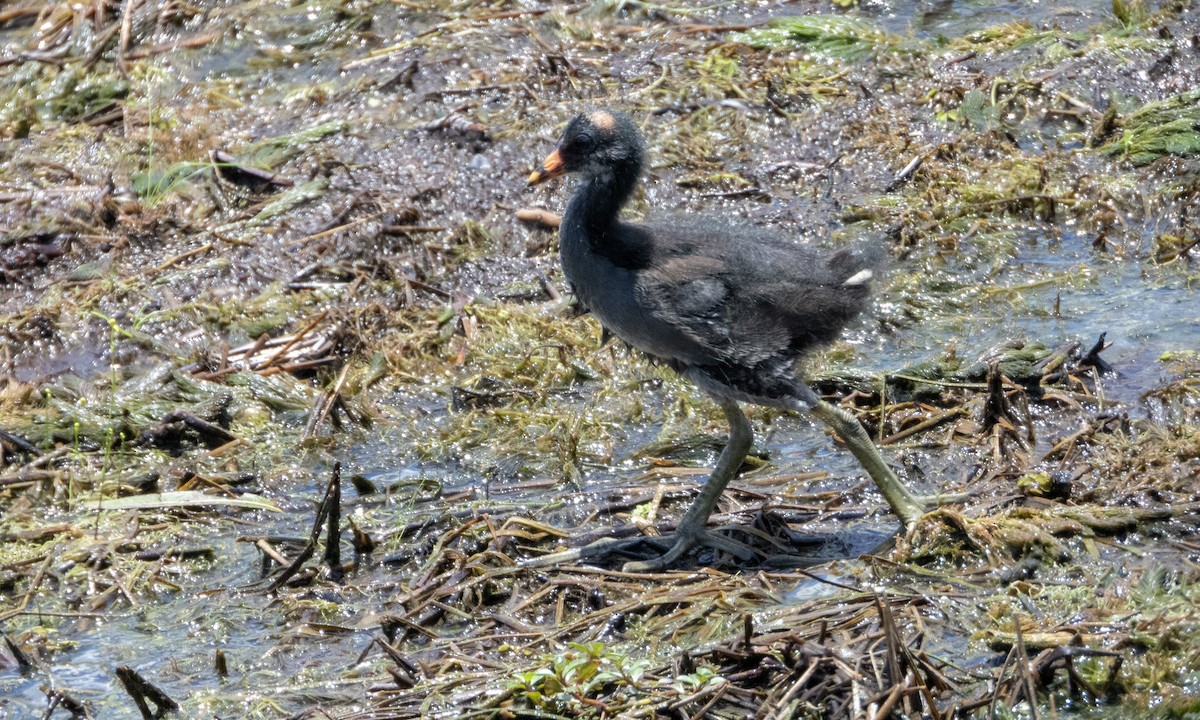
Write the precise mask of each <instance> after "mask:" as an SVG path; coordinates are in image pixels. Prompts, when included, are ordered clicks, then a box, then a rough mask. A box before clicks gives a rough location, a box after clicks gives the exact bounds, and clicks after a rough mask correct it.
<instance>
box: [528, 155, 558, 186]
mask: <svg viewBox="0 0 1200 720" xmlns="http://www.w3.org/2000/svg"><path fill="white" fill-rule="evenodd" d="M566 172H567V169H566V168H565V167H563V161H562V155H559V154H558V150H555V151H554V152H552V153H550V154H549V155H547V156H546V159H545V160H543V161H542V169H541V170H534V171H533V172H532V173H531V174H530V175H529V184H530V185H537V184H539V183H544V182H546V181H547V180H551V179H553V178H556V177H559V176H560V175H563V174H564V173H566Z"/></svg>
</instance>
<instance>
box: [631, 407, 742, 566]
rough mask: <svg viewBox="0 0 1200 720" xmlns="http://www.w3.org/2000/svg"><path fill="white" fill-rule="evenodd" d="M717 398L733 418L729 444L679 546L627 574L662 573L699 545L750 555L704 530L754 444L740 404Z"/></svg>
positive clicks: (678, 534)
mask: <svg viewBox="0 0 1200 720" xmlns="http://www.w3.org/2000/svg"><path fill="white" fill-rule="evenodd" d="M714 398H715V399H716V401H717V403H718V404H719V405H720V406H721V409H722V410H724V411H725V417H726V418H728V419H729V442H728V443H727V444H726V445H725V449H724V450H722V451H721V456H720V457H719V458H717V465H716V467H714V468H713V471H712V474H711V475H709V476H708V481H707V482H706V483H704V487H703V488H701V489H700V494H699V495H697V496H696V499H695V501H694V502H692V506H691V507H690V508H688V511H687V513H686V514H685V515H684V516H683V520H681V521H680V522H679V525H678V527H676V528H675V544H674V545H672V546H671V549H670V550H668V551H667V552H666V553H665V554H664V555H662V556H661V557H658V558H655V559H653V560H645V561H640V562H630V563H626V564H625V566H624V568H623V569H624V570H625V571H626V572H645V571H653V570H661V569H663V568H665V567H668V566H670V565H671V564H672V563H674V562H675V561H676V560H678V559H679V558H681V557H683V555H684V554H685V553H687V551H688V550H691V549H692V548H693V547H696V546H697V545H707V546H709V547H715V548H719V549H721V550H725V551H728V552H730V553H733V554H734V555H737V556H739V557H743V556H746V555H747V550H748V548H747V547H746V546H745V545H742V544H741V543H738V542H735V541H733V540H730V539H728V538H725V537H722V536H720V535H714V534H712V533H709V532H708V531H706V530H705V529H704V527H705V525H707V524H708V517H709V515H712V511H713V508H714V507H716V505H717V500H718V499H719V498H720V497H721V493H722V491H724V490H725V486H726V485H728V484H729V481H730V480H732V479H733V478H734V476H736V475H737V471H738V469H739V468H740V467H741V466H742V462H743V461H744V460H745V459H746V455H747V454H749V452H750V444H751V443H752V442H753V441H754V430H753V428H751V427H750V421H749V420H747V419H746V415H745V413H743V412H742V410H741V408H739V407H738V404H737V401H736V400H731V399H729V398H725V397H720V396H714Z"/></svg>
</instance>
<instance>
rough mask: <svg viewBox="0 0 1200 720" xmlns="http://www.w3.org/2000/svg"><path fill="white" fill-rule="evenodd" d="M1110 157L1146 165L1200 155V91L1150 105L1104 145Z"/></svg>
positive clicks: (1127, 121) (1141, 110)
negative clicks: (1112, 139)
mask: <svg viewBox="0 0 1200 720" xmlns="http://www.w3.org/2000/svg"><path fill="white" fill-rule="evenodd" d="M1104 151H1105V152H1107V153H1108V154H1110V155H1123V156H1125V157H1127V158H1129V159H1130V160H1132V161H1133V163H1134V164H1135V165H1145V164H1146V163H1148V162H1152V161H1154V160H1157V159H1158V158H1160V157H1162V156H1163V155H1193V154H1196V153H1200V90H1189V91H1188V92H1185V93H1181V94H1179V95H1174V96H1172V97H1169V98H1166V99H1165V100H1158V101H1156V102H1152V103H1147V104H1145V105H1143V106H1142V107H1141V108H1139V109H1138V110H1137V111H1135V112H1134V113H1133V114H1132V115H1130V116H1129V118H1128V119H1127V120H1126V121H1125V128H1124V131H1123V132H1122V133H1121V137H1120V138H1118V139H1117V140H1115V141H1113V142H1111V143H1109V144H1108V145H1105V146H1104Z"/></svg>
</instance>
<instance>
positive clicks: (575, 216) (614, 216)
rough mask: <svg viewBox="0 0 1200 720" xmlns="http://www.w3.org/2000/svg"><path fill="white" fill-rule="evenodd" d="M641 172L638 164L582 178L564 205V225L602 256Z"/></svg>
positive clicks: (613, 234)
mask: <svg viewBox="0 0 1200 720" xmlns="http://www.w3.org/2000/svg"><path fill="white" fill-rule="evenodd" d="M640 172H641V164H640V163H638V164H636V165H631V166H630V167H628V168H618V169H615V170H609V171H606V172H603V173H600V174H598V175H591V176H589V177H586V178H584V180H583V182H581V183H579V187H577V188H576V190H575V194H574V195H573V196H572V197H571V202H570V203H568V204H567V212H566V214H565V215H564V217H563V222H564V223H571V224H572V225H573V226H575V227H578V228H580V229H581V230H582V231H583V232H582V233H581V234H582V236H583V237H586V238H587V241H588V244H589V245H591V246H592V249H593V250H596V251H598V252H603V246H604V245H606V244H607V243H609V242H611V240H612V238H613V237H614V236H615V235H616V233H615V229H616V227H617V225H618V219H619V217H620V215H621V208H622V207H624V206H625V203H626V202H628V200H629V196H630V195H632V194H633V188H634V187H635V186H636V185H637V180H638V175H639V174H640Z"/></svg>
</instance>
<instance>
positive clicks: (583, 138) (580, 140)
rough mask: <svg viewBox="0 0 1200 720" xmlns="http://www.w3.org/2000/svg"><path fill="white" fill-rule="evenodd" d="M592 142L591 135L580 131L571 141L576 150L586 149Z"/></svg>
mask: <svg viewBox="0 0 1200 720" xmlns="http://www.w3.org/2000/svg"><path fill="white" fill-rule="evenodd" d="M593 142H594V140H592V136H591V135H588V134H587V133H580V134H578V135H576V136H575V139H574V140H572V141H571V145H572V146H573V147H574V148H575V149H577V150H587V149H588V148H590V147H591V146H592V143H593Z"/></svg>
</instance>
